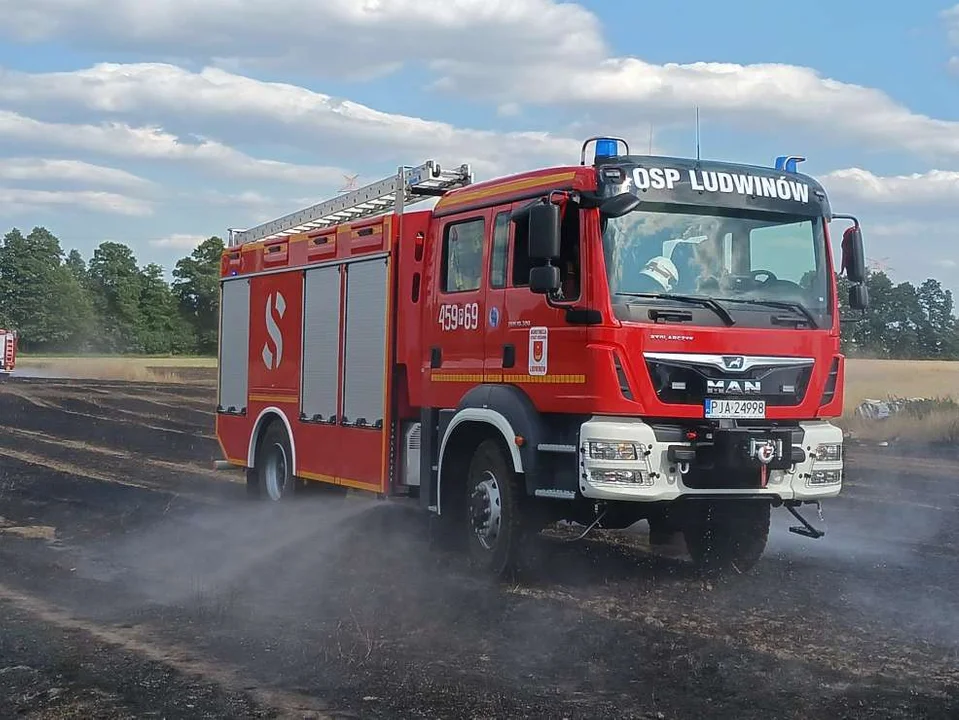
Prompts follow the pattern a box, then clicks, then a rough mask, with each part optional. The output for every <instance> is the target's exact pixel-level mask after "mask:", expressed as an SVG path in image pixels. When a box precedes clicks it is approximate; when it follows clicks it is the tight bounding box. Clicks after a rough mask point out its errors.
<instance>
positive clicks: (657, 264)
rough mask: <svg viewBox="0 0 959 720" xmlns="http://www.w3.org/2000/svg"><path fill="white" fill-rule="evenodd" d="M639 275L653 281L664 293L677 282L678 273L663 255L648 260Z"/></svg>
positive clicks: (671, 262)
mask: <svg viewBox="0 0 959 720" xmlns="http://www.w3.org/2000/svg"><path fill="white" fill-rule="evenodd" d="M639 274H640V275H645V276H646V277H648V278H650V279H652V280H654V281H655V282H656V283H658V284H659V285H661V286H662V288H663V290H664V291H665V292H669V291H670V290H671V289H672V287H673V285H675V284H676V283H677V282H679V271H678V270H677V269H676V266H675V265H674V264H673V261H672V260H670V259H669V258H668V257H665V256H663V255H657V256H656V257H653V258H650V259H649V262H647V263H646V266H645V267H644V268H643V269H642V270H640V271H639Z"/></svg>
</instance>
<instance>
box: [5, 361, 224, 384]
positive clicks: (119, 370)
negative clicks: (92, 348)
mask: <svg viewBox="0 0 959 720" xmlns="http://www.w3.org/2000/svg"><path fill="white" fill-rule="evenodd" d="M215 368H216V358H193V357H189V358H179V357H116V356H113V357H99V356H80V357H39V356H34V357H31V356H20V357H19V358H18V359H17V370H18V371H20V372H19V374H22V375H25V376H27V375H34V376H42V377H57V378H77V379H83V380H126V381H129V382H165V383H178V382H192V381H193V379H192V378H191V377H190V376H189V375H181V374H180V373H179V372H177V371H178V370H183V369H191V370H193V369H215Z"/></svg>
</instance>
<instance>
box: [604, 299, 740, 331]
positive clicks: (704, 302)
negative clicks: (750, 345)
mask: <svg viewBox="0 0 959 720" xmlns="http://www.w3.org/2000/svg"><path fill="white" fill-rule="evenodd" d="M616 294H617V295H622V296H624V297H634V298H651V299H654V300H676V301H677V302H684V303H689V304H690V305H699V306H701V307H707V308H709V309H710V310H712V311H713V312H714V313H716V314H717V315H718V316H719V318H720V319H721V320H722V321H723V322H724V323H725V324H726V325H735V324H736V321H735V320H734V319H733V316H732V315H730V314H729V311H728V310H726V308H724V307H723V306H722V305H720V304H719V303H718V302H716V301H715V300H713V299H712V298H709V297H699V296H697V295H674V294H672V293H630V292H618V293H616Z"/></svg>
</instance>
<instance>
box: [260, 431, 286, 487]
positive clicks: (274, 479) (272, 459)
mask: <svg viewBox="0 0 959 720" xmlns="http://www.w3.org/2000/svg"><path fill="white" fill-rule="evenodd" d="M286 467H287V466H286V450H284V449H283V446H282V445H280V444H279V443H274V444H273V447H271V448H270V452H269V453H268V454H267V456H266V464H265V465H264V468H263V471H264V478H263V479H264V484H265V485H266V492H267V495H269V496H270V499H271V500H279V499H280V498H282V497H283V491H284V490H285V489H286Z"/></svg>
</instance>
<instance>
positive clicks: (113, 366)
mask: <svg viewBox="0 0 959 720" xmlns="http://www.w3.org/2000/svg"><path fill="white" fill-rule="evenodd" d="M17 365H18V369H21V370H22V372H23V374H24V375H26V374H37V375H40V374H42V375H47V376H50V377H66V378H80V379H93V380H127V381H132V382H172V383H178V382H197V379H196V377H195V376H192V377H191V374H186V373H184V374H183V375H180V374H179V373H178V372H177V371H178V370H182V369H190V370H194V371H195V370H202V369H209V370H213V369H215V368H216V358H205V357H204V358H180V357H95V356H84V357H39V356H34V357H31V356H21V357H20V358H19V360H18V363H17ZM208 382H215V379H214V378H213V377H212V376H211V378H210V379H209V381H208ZM915 397H921V398H934V399H936V401H935V402H933V403H924V404H920V405H916V406H914V407H911V408H909V409H908V410H907V411H904V412H901V413H899V414H897V415H895V416H893V417H890V418H888V419H886V420H881V421H875V420H872V421H871V420H864V419H861V418H857V417H856V416H855V410H856V407H857V406H858V405H859V404H860V403H861V402H862V401H863V400H865V399H873V400H886V399H889V398H915ZM840 424H841V425H842V426H843V428H844V429H846V430H848V431H849V432H850V433H852V434H853V435H854V436H855V437H860V438H864V439H871V440H895V439H902V440H934V441H947V442H959V362H941V361H907V360H858V359H851V360H848V361H847V365H846V398H845V412H844V414H843V417H842V419H841V420H840Z"/></svg>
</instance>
